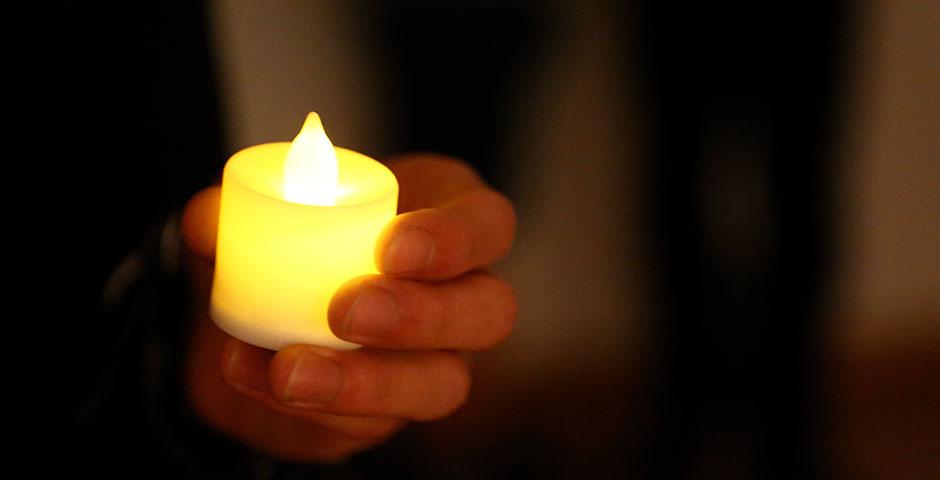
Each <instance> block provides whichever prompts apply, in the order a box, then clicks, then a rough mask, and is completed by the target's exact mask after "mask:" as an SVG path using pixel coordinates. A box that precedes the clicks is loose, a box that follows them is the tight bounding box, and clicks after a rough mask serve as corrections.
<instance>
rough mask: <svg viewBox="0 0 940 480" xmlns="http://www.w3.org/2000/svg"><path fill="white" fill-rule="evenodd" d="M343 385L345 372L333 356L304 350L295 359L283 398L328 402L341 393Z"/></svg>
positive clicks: (287, 400)
mask: <svg viewBox="0 0 940 480" xmlns="http://www.w3.org/2000/svg"><path fill="white" fill-rule="evenodd" d="M343 385H344V380H343V372H342V371H341V370H340V369H339V365H337V364H336V362H335V361H334V360H333V359H332V358H329V357H327V356H324V355H319V354H317V353H313V352H304V353H301V354H299V355H297V358H296V360H294V368H293V370H291V373H290V376H289V377H288V380H287V387H285V388H284V394H283V400H284V401H286V402H296V403H307V402H317V403H321V402H328V401H330V400H333V399H334V398H336V396H337V395H339V392H340V391H342V389H343Z"/></svg>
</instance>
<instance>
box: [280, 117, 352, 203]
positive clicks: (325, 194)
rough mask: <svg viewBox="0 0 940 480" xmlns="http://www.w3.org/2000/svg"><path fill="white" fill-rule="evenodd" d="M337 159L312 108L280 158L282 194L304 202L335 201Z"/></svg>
mask: <svg viewBox="0 0 940 480" xmlns="http://www.w3.org/2000/svg"><path fill="white" fill-rule="evenodd" d="M338 179H339V163H338V162H337V160H336V152H335V151H334V150H333V143H332V142H330V139H329V138H328V137H327V136H326V130H324V129H323V122H322V121H321V120H320V116H319V115H317V114H316V113H315V112H310V113H309V114H307V119H306V120H305V121H304V125H303V127H301V129H300V133H298V134H297V137H296V138H294V141H293V142H291V147H290V150H289V151H288V152H287V160H286V161H285V162H284V198H285V199H286V200H288V201H291V202H295V203H304V204H307V205H334V204H335V203H336V197H337V195H338V192H337V181H338Z"/></svg>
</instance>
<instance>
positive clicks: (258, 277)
mask: <svg viewBox="0 0 940 480" xmlns="http://www.w3.org/2000/svg"><path fill="white" fill-rule="evenodd" d="M397 204H398V182H397V181H396V180H395V176H394V175H393V174H392V172H391V171H389V170H388V168H386V167H385V166H384V165H382V164H381V163H379V162H377V161H375V160H373V159H371V158H369V157H367V156H365V155H362V154H360V153H356V152H354V151H351V150H347V149H344V148H339V147H333V145H332V143H330V140H329V138H327V136H326V132H325V131H324V130H323V125H322V123H321V122H320V117H319V116H318V115H317V114H316V113H310V114H309V115H308V116H307V120H306V122H305V123H304V125H303V128H301V130H300V133H299V134H298V135H297V137H296V138H295V139H294V141H293V142H290V143H288V142H281V143H268V144H263V145H257V146H254V147H250V148H247V149H245V150H242V151H240V152H238V153H236V154H235V155H233V156H232V158H230V159H229V161H228V162H227V163H226V164H225V170H224V171H223V175H222V199H221V204H220V207H219V232H218V244H217V247H216V260H215V276H214V278H213V284H212V296H211V307H210V313H211V316H212V318H213V320H214V321H215V323H216V324H217V325H218V326H219V327H220V328H221V329H222V330H224V331H225V332H227V333H229V334H230V335H232V336H234V337H236V338H239V339H241V340H243V341H245V342H248V343H251V344H254V345H257V346H260V347H264V348H268V349H272V350H279V349H281V348H283V347H286V346H288V345H292V344H295V343H304V344H311V345H321V346H326V347H332V348H354V347H356V346H357V345H356V344H354V343H349V342H345V341H343V340H340V339H338V338H336V337H335V336H334V335H333V333H332V332H331V331H330V327H329V324H328V323H327V308H328V307H329V303H330V299H331V298H332V297H333V294H334V293H335V292H336V290H337V289H338V288H339V286H340V285H342V284H343V283H344V282H346V281H347V280H350V279H352V278H354V277H357V276H360V275H366V274H370V273H377V272H378V270H377V269H376V266H375V259H374V258H375V257H374V250H375V244H376V240H377V239H378V237H379V234H380V233H381V231H382V229H383V228H384V227H385V226H386V225H387V224H388V222H389V221H390V220H392V218H393V217H394V216H395V212H396V209H397Z"/></svg>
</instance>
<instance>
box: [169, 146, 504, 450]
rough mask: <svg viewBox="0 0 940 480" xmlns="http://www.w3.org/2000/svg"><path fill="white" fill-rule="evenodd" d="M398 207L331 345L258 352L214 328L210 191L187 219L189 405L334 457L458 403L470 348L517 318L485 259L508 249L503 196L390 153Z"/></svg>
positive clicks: (468, 178)
mask: <svg viewBox="0 0 940 480" xmlns="http://www.w3.org/2000/svg"><path fill="white" fill-rule="evenodd" d="M388 166H389V168H390V169H391V170H392V171H393V172H394V173H395V176H396V177H397V178H398V182H399V186H400V195H399V211H400V212H405V213H401V214H399V215H398V216H397V217H396V218H395V219H394V220H393V221H392V222H391V223H390V224H389V226H388V227H387V228H386V229H385V231H384V232H383V234H382V237H381V238H380V240H379V241H378V244H377V246H376V263H377V265H378V267H379V271H380V272H381V273H382V274H381V275H372V276H366V277H360V278H357V279H354V280H351V281H350V282H348V283H347V284H346V285H344V286H343V287H342V288H340V290H339V291H338V292H337V293H336V295H335V296H334V297H333V300H332V302H331V304H330V308H329V322H330V328H331V329H332V330H333V332H334V334H335V335H336V336H338V337H339V338H342V339H345V340H349V341H352V342H356V343H359V344H361V345H363V348H361V349H358V350H350V351H337V350H331V349H327V348H323V347H315V346H309V345H292V346H289V347H287V348H284V349H282V350H281V351H279V352H272V351H269V350H264V349H261V348H258V347H255V346H252V345H249V344H247V343H244V342H242V341H240V340H238V339H235V338H232V337H230V336H228V335H227V334H225V333H224V332H222V331H221V330H219V329H218V328H217V327H216V326H215V325H214V324H213V323H212V321H211V320H210V319H209V317H208V313H207V312H208V309H207V308H206V307H207V305H208V291H209V285H210V283H211V275H212V260H213V258H214V254H215V234H216V227H217V221H218V202H219V188H218V187H212V188H208V189H206V190H203V191H202V192H200V193H198V194H196V195H195V196H194V197H193V199H192V200H190V202H189V204H188V205H187V206H186V209H185V212H184V215H183V222H182V226H183V237H184V239H185V242H186V245H187V246H188V247H189V248H188V250H189V252H190V253H191V255H190V257H191V258H190V261H189V262H188V263H189V265H190V273H191V277H192V283H193V288H194V294H195V297H196V300H197V304H201V307H199V308H197V313H196V322H195V324H194V328H193V332H192V336H191V339H190V347H189V353H188V358H187V371H186V379H187V383H188V388H189V396H190V399H191V403H192V405H193V408H194V409H195V410H196V412H197V413H198V414H199V415H200V416H201V417H202V418H203V419H204V420H205V421H206V422H207V423H208V424H210V425H211V426H213V427H215V428H216V429H218V430H220V431H222V432H225V433H226V434H228V435H229V436H231V437H234V438H236V439H238V440H240V441H241V442H243V443H244V444H246V445H248V446H249V447H252V448H254V449H257V450H259V451H262V452H264V453H266V454H269V455H272V456H275V457H277V458H281V459H284V460H291V461H302V462H328V463H329V462H336V461H339V460H342V459H345V458H346V457H348V456H350V455H352V454H354V453H356V452H359V451H362V450H364V449H367V448H369V447H371V446H374V445H376V444H378V443H381V442H382V441H384V440H386V439H388V438H389V437H390V436H392V435H393V434H394V433H395V432H397V431H399V430H400V429H401V428H402V427H404V426H405V425H406V424H407V422H408V421H428V420H435V419H440V418H443V417H445V416H447V415H449V414H451V413H452V412H454V411H455V410H456V409H457V408H458V407H460V405H462V404H463V403H464V402H465V401H466V399H467V395H468V392H469V388H470V383H471V376H470V369H469V363H468V362H469V356H468V354H467V353H466V352H469V351H478V350H484V349H487V348H490V347H492V346H494V345H496V344H497V343H499V342H501V341H502V340H504V339H505V338H506V337H507V336H508V335H509V333H510V331H511V330H512V326H513V323H514V321H515V314H516V303H515V297H514V294H513V292H512V289H511V288H510V287H509V285H508V284H506V283H505V282H503V281H502V280H500V279H498V278H496V277H495V276H494V275H493V274H491V273H488V272H487V271H486V268H487V267H488V266H489V265H491V264H492V263H493V262H495V261H496V260H498V259H500V258H502V257H503V256H504V255H505V254H506V253H507V252H508V250H509V247H510V245H511V243H512V238H513V234H514V230H515V213H514V211H513V208H512V205H511V203H510V202H509V201H508V200H507V199H506V198H505V197H504V196H502V195H500V194H499V193H497V192H496V191H494V190H492V189H490V188H489V187H487V186H486V185H485V184H484V182H483V181H482V180H481V179H480V177H479V176H478V175H477V174H476V173H475V172H474V171H473V170H472V169H470V168H469V167H468V166H466V165H465V164H463V163H461V162H459V161H457V160H454V159H450V158H447V157H442V156H438V155H431V154H414V155H407V156H402V157H400V158H398V159H394V160H392V161H390V162H388Z"/></svg>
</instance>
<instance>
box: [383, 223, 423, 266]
mask: <svg viewBox="0 0 940 480" xmlns="http://www.w3.org/2000/svg"><path fill="white" fill-rule="evenodd" d="M433 255H434V239H433V238H432V237H431V234H430V233H429V232H428V231H427V230H425V229H423V228H418V227H412V228H409V229H407V230H405V231H403V232H400V233H398V234H397V235H396V236H395V238H393V239H392V241H391V243H389V245H388V250H386V251H385V258H384V259H383V260H384V261H383V262H382V263H383V265H382V266H383V268H384V270H385V273H390V274H396V273H409V272H416V271H418V270H421V269H423V268H424V267H426V266H427V265H428V264H430V263H431V257H432V256H433Z"/></svg>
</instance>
